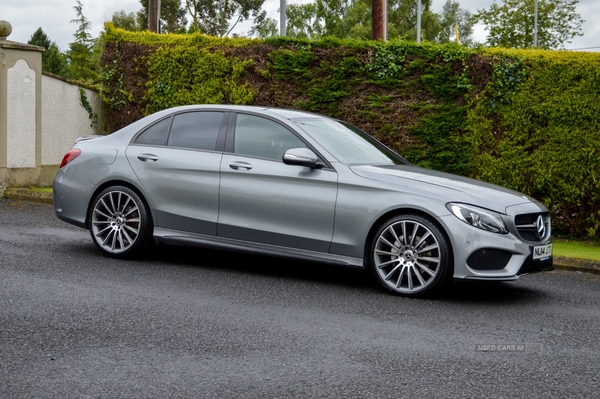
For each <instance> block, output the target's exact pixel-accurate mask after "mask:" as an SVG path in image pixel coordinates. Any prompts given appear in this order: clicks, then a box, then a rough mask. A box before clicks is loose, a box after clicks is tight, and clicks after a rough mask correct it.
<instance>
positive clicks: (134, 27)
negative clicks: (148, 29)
mask: <svg viewBox="0 0 600 399" xmlns="http://www.w3.org/2000/svg"><path fill="white" fill-rule="evenodd" d="M111 22H112V24H113V25H114V26H115V27H117V28H121V29H125V30H128V31H132V32H139V31H142V30H144V28H145V27H142V26H140V24H139V23H138V20H137V18H136V15H135V13H134V12H130V13H129V14H127V13H126V12H125V11H123V10H121V11H115V13H114V14H113V16H112V20H111Z"/></svg>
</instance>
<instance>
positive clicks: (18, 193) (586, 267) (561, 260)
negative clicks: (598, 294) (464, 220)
mask: <svg viewBox="0 0 600 399" xmlns="http://www.w3.org/2000/svg"><path fill="white" fill-rule="evenodd" d="M4 197H5V198H8V199H13V200H21V201H32V202H41V203H45V204H52V203H53V199H52V193H48V192H39V191H35V190H33V189H30V188H7V189H6V191H5V193H4ZM553 262H554V268H555V269H563V270H572V271H577V272H582V273H594V274H600V262H598V261H593V260H587V259H575V258H567V257H564V256H554V259H553Z"/></svg>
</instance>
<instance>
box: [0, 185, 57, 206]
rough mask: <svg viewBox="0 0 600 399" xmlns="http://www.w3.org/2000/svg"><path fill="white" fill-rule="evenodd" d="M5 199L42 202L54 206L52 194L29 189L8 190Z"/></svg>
mask: <svg viewBox="0 0 600 399" xmlns="http://www.w3.org/2000/svg"><path fill="white" fill-rule="evenodd" d="M4 197H5V198H8V199H12V200H21V201H31V202H42V203H44V204H53V203H54V199H53V195H52V193H43V192H39V191H35V190H32V189H29V188H7V189H6V191H5V192H4Z"/></svg>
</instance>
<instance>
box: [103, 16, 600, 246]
mask: <svg viewBox="0 0 600 399" xmlns="http://www.w3.org/2000/svg"><path fill="white" fill-rule="evenodd" d="M103 39H104V42H105V48H104V53H103V56H102V66H103V69H104V83H103V88H102V92H101V94H102V96H103V99H104V101H105V104H106V112H105V116H106V121H105V123H106V124H107V125H108V127H109V129H111V130H116V129H118V128H120V127H123V126H125V125H127V124H129V123H131V122H133V121H135V120H137V119H139V118H141V117H143V116H145V115H149V114H151V113H153V112H156V111H158V110H161V109H165V108H169V107H173V106H177V105H185V104H194V103H230V104H251V105H261V106H273V107H284V108H296V109H303V110H309V111H313V112H318V113H322V114H326V115H330V116H333V117H339V118H342V119H344V120H346V121H348V122H350V123H352V124H354V125H356V126H358V127H360V128H362V129H363V130H365V131H367V132H369V133H370V134H372V135H373V136H374V137H376V138H378V139H379V140H381V141H383V142H384V143H385V144H387V145H388V146H390V147H391V148H393V149H395V150H396V151H398V152H399V153H401V154H403V155H404V156H405V157H407V158H408V159H409V160H410V161H412V162H414V163H416V164H418V165H421V166H424V167H428V168H432V169H437V170H443V171H448V172H452V173H457V174H461V175H466V176H471V177H475V178H478V179H481V180H486V181H490V182H493V183H497V184H500V185H504V186H507V187H511V188H514V189H517V190H519V191H522V192H525V193H527V194H530V195H532V196H534V197H536V198H538V199H540V200H541V201H543V202H544V203H545V204H546V205H547V206H548V207H549V208H550V209H551V211H552V212H553V215H554V228H555V233H559V234H563V235H573V236H588V237H591V238H595V237H596V236H597V235H600V230H599V228H600V201H598V198H597V196H598V195H600V194H599V190H598V179H599V176H600V165H599V161H598V147H599V145H600V144H599V143H600V140H599V139H600V137H599V133H598V132H599V129H598V124H599V123H600V120H599V118H600V112H599V111H600V110H599V109H598V107H600V102H599V101H598V96H599V95H600V76H599V74H600V72H599V71H600V68H599V67H600V54H596V53H573V52H551V51H533V50H528V51H523V50H521V51H512V50H502V49H479V50H472V49H466V48H464V47H459V46H456V45H453V44H447V45H433V44H428V43H426V44H423V45H417V44H416V43H412V42H403V41H388V42H385V43H383V42H375V41H359V40H339V39H333V38H326V39H323V40H318V41H309V40H295V39H289V38H273V39H268V40H258V39H241V38H240V39H227V38H225V39H221V38H214V37H207V36H203V35H200V34H192V35H174V34H171V35H157V34H153V33H148V32H144V33H132V32H126V31H124V30H121V29H116V28H114V27H113V26H112V25H110V24H107V25H106V33H105V35H104V38H103Z"/></svg>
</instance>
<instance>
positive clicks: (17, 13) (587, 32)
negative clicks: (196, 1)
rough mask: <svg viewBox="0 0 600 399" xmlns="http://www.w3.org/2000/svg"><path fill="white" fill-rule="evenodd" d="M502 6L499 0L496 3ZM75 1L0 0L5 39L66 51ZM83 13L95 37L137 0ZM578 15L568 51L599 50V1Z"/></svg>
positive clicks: (468, 2) (469, 2)
mask: <svg viewBox="0 0 600 399" xmlns="http://www.w3.org/2000/svg"><path fill="white" fill-rule="evenodd" d="M309 1H310V0H288V4H292V3H307V2H309ZM445 1H446V0H433V10H434V11H436V12H440V11H441V9H442V7H443V5H444V3H445ZM457 1H458V2H459V4H460V6H461V7H462V8H464V9H467V10H469V11H471V12H473V13H474V12H476V11H477V10H478V9H484V8H488V7H489V6H490V5H491V4H492V3H493V0H457ZM496 1H498V2H499V3H501V0H496ZM75 3H76V0H45V1H40V0H0V20H6V21H8V22H10V23H11V25H12V27H13V32H12V34H11V35H10V37H9V39H8V40H12V41H16V42H22V43H26V42H27V41H28V40H29V39H30V38H31V35H32V34H33V32H35V31H36V29H37V28H39V27H40V26H41V27H42V29H43V30H44V32H46V34H47V35H48V36H49V37H50V40H52V41H54V42H56V43H57V44H58V46H59V47H60V49H61V50H66V49H67V47H68V44H69V42H72V41H73V34H74V33H75V30H76V29H77V26H76V25H75V24H72V23H70V21H71V20H72V19H75V17H76V15H75V10H74V9H73V6H74V5H75ZM81 3H82V4H83V14H84V15H85V16H86V18H88V20H89V21H90V22H91V24H92V29H91V34H92V36H94V37H97V36H98V35H99V33H100V31H101V30H102V29H103V24H104V21H109V20H110V19H111V17H112V15H113V13H114V12H115V11H119V10H123V11H125V12H127V13H129V12H134V11H138V10H139V9H140V8H141V4H140V2H139V0H82V1H81ZM279 3H280V0H266V1H265V3H264V5H263V8H264V9H265V10H267V12H268V14H269V17H271V18H274V19H276V20H277V21H279V13H278V11H277V10H278V9H279ZM577 12H578V13H579V14H580V15H581V16H582V17H583V19H584V20H585V22H584V24H583V33H584V35H583V36H580V37H576V38H574V39H573V40H572V43H570V44H566V45H565V47H566V48H567V49H580V48H590V47H595V48H593V49H589V51H600V0H579V4H578V5H577ZM248 28H249V26H242V27H241V31H240V29H237V31H238V32H240V33H241V32H244V31H247V30H248ZM473 37H474V39H475V41H478V42H484V41H485V37H486V32H485V30H484V29H483V27H482V26H476V27H475V30H474V35H473Z"/></svg>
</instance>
